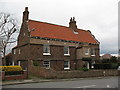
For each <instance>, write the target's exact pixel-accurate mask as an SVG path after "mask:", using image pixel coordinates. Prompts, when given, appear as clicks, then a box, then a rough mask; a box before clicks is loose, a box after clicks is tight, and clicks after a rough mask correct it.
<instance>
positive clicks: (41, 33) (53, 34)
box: [28, 20, 99, 44]
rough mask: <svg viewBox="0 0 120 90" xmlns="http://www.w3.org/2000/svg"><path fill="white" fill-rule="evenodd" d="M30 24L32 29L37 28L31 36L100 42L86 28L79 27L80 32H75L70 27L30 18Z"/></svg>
mask: <svg viewBox="0 0 120 90" xmlns="http://www.w3.org/2000/svg"><path fill="white" fill-rule="evenodd" d="M28 25H29V29H30V30H32V29H35V31H33V32H31V36H37V37H46V38H54V39H62V40H71V41H78V42H87V43H94V44H99V42H98V41H97V40H96V39H95V38H94V37H93V36H92V34H91V33H90V32H89V31H86V30H82V29H77V31H78V34H74V33H73V30H72V29H70V28H69V27H65V26H60V25H55V24H50V23H46V22H40V21H34V20H29V22H28Z"/></svg>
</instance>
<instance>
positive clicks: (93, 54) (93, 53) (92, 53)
mask: <svg viewBox="0 0 120 90" xmlns="http://www.w3.org/2000/svg"><path fill="white" fill-rule="evenodd" d="M91 56H95V49H93V48H92V49H91Z"/></svg>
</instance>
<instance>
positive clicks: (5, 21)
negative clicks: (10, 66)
mask: <svg viewBox="0 0 120 90" xmlns="http://www.w3.org/2000/svg"><path fill="white" fill-rule="evenodd" d="M16 31H17V20H16V19H14V18H13V17H12V16H11V15H10V14H7V13H3V12H2V13H0V48H1V50H0V51H1V53H2V56H3V57H4V63H5V64H6V59H5V55H6V48H7V46H8V44H10V43H14V42H16V39H15V38H14V37H13V34H14V33H15V32H16Z"/></svg>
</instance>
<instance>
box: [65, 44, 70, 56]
mask: <svg viewBox="0 0 120 90" xmlns="http://www.w3.org/2000/svg"><path fill="white" fill-rule="evenodd" d="M65 48H67V53H65ZM64 55H65V56H70V48H69V47H68V46H64Z"/></svg>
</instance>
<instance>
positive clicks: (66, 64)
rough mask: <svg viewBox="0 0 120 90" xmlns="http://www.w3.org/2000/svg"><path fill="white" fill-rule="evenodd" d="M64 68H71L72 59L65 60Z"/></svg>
mask: <svg viewBox="0 0 120 90" xmlns="http://www.w3.org/2000/svg"><path fill="white" fill-rule="evenodd" d="M64 69H70V61H64Z"/></svg>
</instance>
